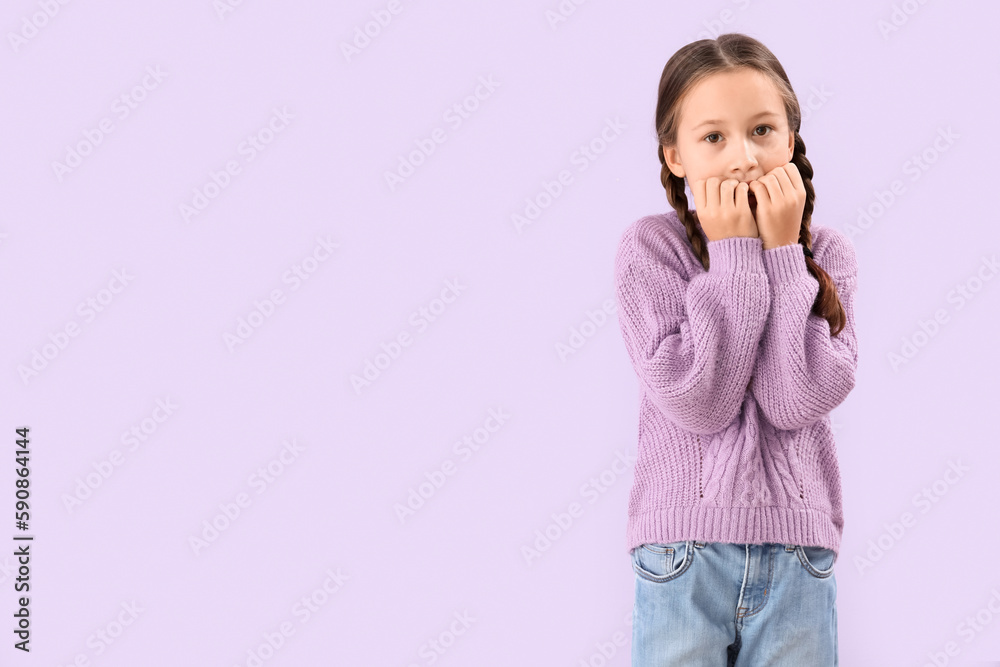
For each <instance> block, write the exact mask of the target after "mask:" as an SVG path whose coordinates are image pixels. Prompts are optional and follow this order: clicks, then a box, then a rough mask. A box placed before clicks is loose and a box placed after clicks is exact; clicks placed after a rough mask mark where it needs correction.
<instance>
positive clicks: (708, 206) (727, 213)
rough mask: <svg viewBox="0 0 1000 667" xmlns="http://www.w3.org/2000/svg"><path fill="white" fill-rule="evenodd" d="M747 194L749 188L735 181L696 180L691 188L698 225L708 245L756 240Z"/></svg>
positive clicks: (717, 179) (716, 179)
mask: <svg viewBox="0 0 1000 667" xmlns="http://www.w3.org/2000/svg"><path fill="white" fill-rule="evenodd" d="M749 190H750V186H748V185H747V184H746V183H740V181H738V180H737V179H735V178H727V179H726V180H722V179H721V178H718V177H716V176H713V177H711V178H708V179H699V180H696V181H695V182H694V183H693V184H692V185H691V192H692V194H694V204H695V208H696V209H697V213H698V222H700V223H701V228H702V230H703V231H704V232H705V236H706V237H707V238H708V240H709V241H718V240H719V239H726V238H729V237H731V236H749V237H754V238H756V237H758V236H759V234H758V232H757V222H756V221H755V220H754V217H753V212H752V211H751V210H750V203H749V200H748V196H747V193H748V192H749Z"/></svg>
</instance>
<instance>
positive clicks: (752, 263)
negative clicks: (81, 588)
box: [707, 236, 764, 273]
mask: <svg viewBox="0 0 1000 667" xmlns="http://www.w3.org/2000/svg"><path fill="white" fill-rule="evenodd" d="M707 245H708V272H709V273H745V272H748V271H749V272H760V273H763V272H764V263H763V261H762V258H761V248H763V247H764V243H763V242H762V241H761V240H760V237H758V236H730V237H728V238H724V239H719V240H717V241H709V242H708V244H707Z"/></svg>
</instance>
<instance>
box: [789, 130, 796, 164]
mask: <svg viewBox="0 0 1000 667" xmlns="http://www.w3.org/2000/svg"><path fill="white" fill-rule="evenodd" d="M793 155H795V133H794V132H789V133H788V161H789V162H791V161H792V156H793Z"/></svg>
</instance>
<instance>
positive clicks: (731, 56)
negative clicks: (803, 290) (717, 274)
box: [656, 33, 847, 336]
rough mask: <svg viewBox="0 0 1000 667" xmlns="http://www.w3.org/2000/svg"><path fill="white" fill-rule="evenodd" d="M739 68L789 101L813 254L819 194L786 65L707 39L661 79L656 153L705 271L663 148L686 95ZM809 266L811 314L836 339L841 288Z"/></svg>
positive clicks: (752, 49) (696, 233) (806, 235)
mask: <svg viewBox="0 0 1000 667" xmlns="http://www.w3.org/2000/svg"><path fill="white" fill-rule="evenodd" d="M740 68H750V69H753V70H756V71H758V72H761V73H762V74H765V75H767V76H768V77H770V78H771V80H773V81H774V83H775V85H776V86H777V88H778V91H779V93H780V94H781V96H782V98H783V100H784V104H785V112H786V114H787V117H788V126H789V128H791V129H793V130H794V132H795V144H794V149H793V153H792V159H791V161H792V162H793V163H795V166H796V167H797V168H798V170H799V174H800V175H801V176H802V184H803V185H804V186H805V190H806V204H805V208H804V209H803V210H802V227H801V228H800V229H799V243H800V244H802V246H803V247H805V248H808V249H809V250H812V233H811V232H810V231H809V222H810V220H811V218H812V212H813V203H814V201H815V199H816V193H815V190H814V189H813V185H812V177H813V168H812V165H811V164H810V163H809V160H807V159H806V145H805V143H804V142H803V141H802V137H801V136H800V135H799V127H800V126H801V124H802V112H801V110H800V108H799V100H798V98H797V97H796V96H795V91H793V90H792V84H791V83H790V82H789V80H788V76H787V75H786V74H785V70H784V68H783V67H782V66H781V63H779V62H778V59H777V58H775V57H774V54H773V53H771V51H770V50H769V49H768V48H767V47H766V46H764V45H763V44H762V43H761V42H759V41H758V40H756V39H754V38H753V37H749V36H747V35H743V34H740V33H726V34H723V35H719V37H718V38H717V39H702V40H698V41H696V42H691V43H690V44H686V45H685V46H683V47H681V48H680V49H679V50H678V51H677V52H676V53H675V54H674V55H673V56H671V58H670V60H668V61H667V64H666V66H665V67H664V68H663V74H662V76H661V77H660V87H659V93H658V98H657V103H656V135H657V140H658V142H657V143H658V145H657V147H656V152H657V155H658V156H659V158H660V164H661V165H662V168H661V171H660V180H661V181H662V182H663V187H664V188H665V189H666V191H667V201H668V202H670V205H671V206H672V207H673V208H674V210H675V211H677V216H678V217H679V218H680V219H681V222H683V223H684V228H685V229H686V230H687V236H688V241H690V242H691V247H692V249H693V250H694V253H695V255H696V256H697V257H698V258H699V259H700V260H701V264H702V266H703V267H704V268H705V270H706V271H707V270H708V238H707V237H706V236H705V232H704V231H703V230H702V229H701V225H700V224H699V223H698V216H697V212H696V211H691V210H690V209H688V203H687V195H686V194H685V192H684V184H685V179H684V178H682V177H680V176H677V175H675V174H674V173H673V172H671V171H670V168H669V167H668V166H667V162H666V160H665V159H664V157H663V147H664V146H674V145H676V142H677V123H678V121H679V111H680V103H681V100H682V98H683V96H684V95H685V93H687V92H688V91H689V90H690V89H691V88H692V87H693V86H694V85H695V84H696V83H698V82H699V81H701V80H702V79H704V78H706V77H708V76H709V75H712V74H716V73H719V72H731V71H734V70H738V69H740ZM805 260H806V267H807V268H808V269H809V273H811V274H812V275H813V276H814V277H815V278H816V280H817V281H819V293H818V294H817V295H816V300H815V302H814V303H813V307H812V312H814V313H815V314H817V315H819V316H820V317H823V318H825V319H826V320H827V321H828V322H829V323H830V332H831V335H833V336H836V335H837V334H839V333H840V332H841V330H842V329H843V328H844V325H845V324H846V321H847V316H846V314H845V313H844V307H843V306H842V305H841V303H840V298H839V297H838V296H837V287H836V285H834V283H833V280H832V279H831V278H830V276H829V274H827V273H826V271H824V270H823V269H821V268H820V266H819V264H817V263H816V262H815V261H814V260H813V259H812V258H811V257H809V256H808V255H806V256H805Z"/></svg>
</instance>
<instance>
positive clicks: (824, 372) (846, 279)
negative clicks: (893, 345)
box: [752, 228, 858, 430]
mask: <svg viewBox="0 0 1000 667" xmlns="http://www.w3.org/2000/svg"><path fill="white" fill-rule="evenodd" d="M825 233H826V234H828V235H829V236H828V239H827V243H825V244H824V248H823V253H822V255H820V253H819V252H817V253H816V257H815V259H816V262H817V263H818V264H819V265H820V266H821V267H822V268H823V270H824V271H826V272H827V273H828V274H829V276H830V277H831V278H832V279H833V282H834V285H836V287H837V295H838V297H839V298H840V302H841V305H843V307H844V313H845V315H846V322H845V325H844V328H843V330H842V331H841V332H840V333H839V334H838V335H836V336H831V335H830V325H829V323H828V322H827V320H826V319H825V318H822V317H820V316H818V315H816V314H814V313H813V312H812V306H813V303H814V302H815V300H816V295H817V294H818V293H819V282H818V281H817V280H816V278H814V277H813V275H812V274H811V273H809V269H808V268H807V267H806V260H805V255H804V254H803V252H802V246H801V245H799V244H798V243H795V244H792V245H785V246H778V247H776V248H770V249H768V250H765V251H764V253H763V254H764V267H765V270H766V272H767V276H768V280H769V282H770V286H771V310H770V313H769V315H768V322H767V327H766V330H765V333H764V336H763V338H762V340H761V346H760V351H759V353H758V355H757V362H756V366H755V368H754V376H753V378H754V379H753V385H752V391H753V394H754V398H755V399H756V400H757V403H758V405H759V406H760V408H761V411H762V412H763V414H764V416H765V417H766V418H767V419H768V421H770V422H771V423H772V424H774V426H776V427H777V428H780V429H785V430H790V429H798V428H803V427H805V426H808V425H809V424H812V423H814V422H816V421H818V420H819V419H821V418H822V417H824V416H825V415H826V414H828V413H829V412H830V411H831V410H833V409H834V408H835V407H837V406H838V405H840V404H841V403H842V402H843V400H844V399H845V398H847V395H848V394H849V393H850V391H851V389H853V388H854V373H855V370H856V368H857V364H858V343H857V336H856V333H855V328H854V294H855V290H856V287H857V272H858V267H857V258H856V256H855V252H854V246H853V245H852V244H851V242H850V240H849V239H848V238H847V237H846V236H845V235H844V234H843V233H842V232H840V231H838V230H835V229H832V228H827V229H826V230H825Z"/></svg>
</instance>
